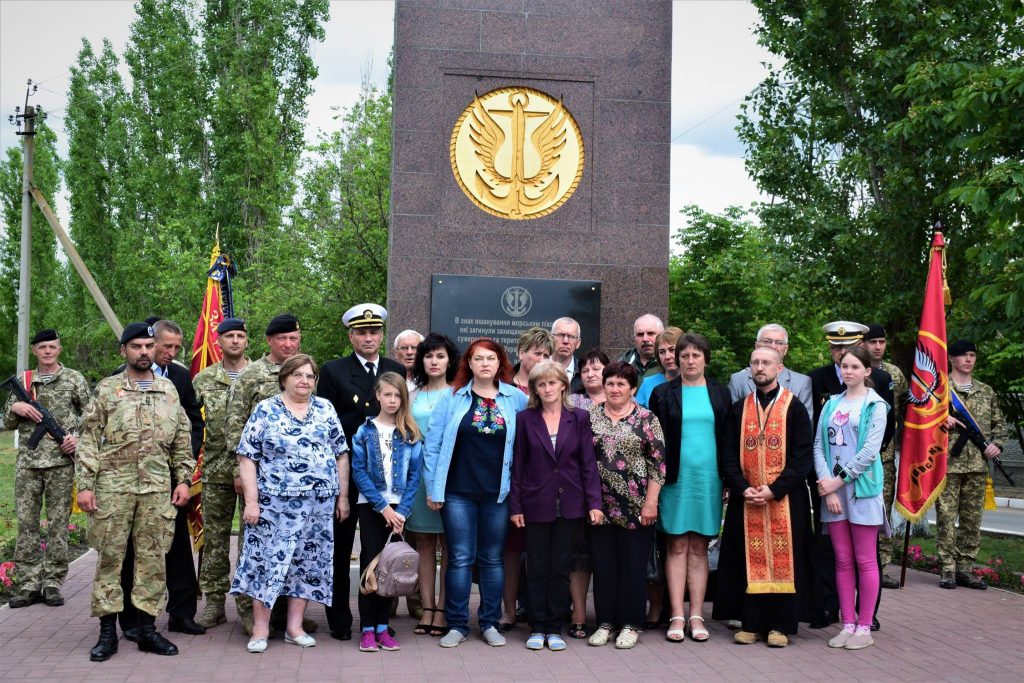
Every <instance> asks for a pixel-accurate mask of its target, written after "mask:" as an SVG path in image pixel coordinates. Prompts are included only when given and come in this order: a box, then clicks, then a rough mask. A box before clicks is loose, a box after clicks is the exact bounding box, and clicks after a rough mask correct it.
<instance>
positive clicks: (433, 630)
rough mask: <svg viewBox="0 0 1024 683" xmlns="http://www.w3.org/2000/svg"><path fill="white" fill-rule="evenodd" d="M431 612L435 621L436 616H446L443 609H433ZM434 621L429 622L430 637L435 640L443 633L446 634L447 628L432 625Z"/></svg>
mask: <svg viewBox="0 0 1024 683" xmlns="http://www.w3.org/2000/svg"><path fill="white" fill-rule="evenodd" d="M433 612H434V619H437V615H438V614H447V613H446V612H445V611H444V610H443V609H437V608H434V610H433ZM434 619H431V620H430V635H431V636H433V637H434V638H437V637H439V636H443V635H444V634H445V633H448V627H447V626H438V625H436V624H434Z"/></svg>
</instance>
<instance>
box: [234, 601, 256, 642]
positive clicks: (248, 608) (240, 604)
mask: <svg viewBox="0 0 1024 683" xmlns="http://www.w3.org/2000/svg"><path fill="white" fill-rule="evenodd" d="M235 608H236V609H237V610H238V621H239V622H240V623H241V624H242V630H243V631H244V632H245V635H247V636H251V635H252V627H253V617H252V598H250V597H249V596H248V595H236V596H235Z"/></svg>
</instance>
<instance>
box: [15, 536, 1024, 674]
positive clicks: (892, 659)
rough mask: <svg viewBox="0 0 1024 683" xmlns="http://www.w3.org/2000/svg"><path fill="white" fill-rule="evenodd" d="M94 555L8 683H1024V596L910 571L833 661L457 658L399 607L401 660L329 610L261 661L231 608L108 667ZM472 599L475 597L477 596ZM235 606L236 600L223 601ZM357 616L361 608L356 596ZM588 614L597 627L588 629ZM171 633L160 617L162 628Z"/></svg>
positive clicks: (807, 644)
mask: <svg viewBox="0 0 1024 683" xmlns="http://www.w3.org/2000/svg"><path fill="white" fill-rule="evenodd" d="M94 562H95V554H94V553H93V552H91V551H90V552H89V553H88V554H86V555H84V556H83V557H81V558H80V559H79V560H77V561H76V562H75V563H74V565H73V566H72V568H71V572H70V575H69V577H68V581H67V583H66V584H65V589H64V595H65V597H66V598H67V604H66V605H65V606H64V607H59V608H51V607H46V606H45V605H34V606H32V607H29V608H24V609H18V610H12V609H10V608H7V607H5V608H3V609H0V662H2V667H3V675H2V680H3V681H4V682H5V683H7V682H12V681H33V682H34V683H44V682H49V681H55V682H56V681H60V682H63V681H103V682H107V681H109V682H111V683H112V682H114V681H145V682H146V683H162V682H163V681H176V682H178V683H186V682H189V681H196V682H199V681H221V682H227V681H242V680H244V681H249V682H250V683H266V682H268V681H296V680H301V681H327V680H331V681H337V680H344V681H346V683H354V682H355V681H386V682H387V683H403V682H406V681H408V682H409V683H421V682H423V681H451V680H460V681H461V680H476V681H510V680H515V681H522V680H541V681H545V680H551V681H553V680H558V681H559V683H570V682H572V681H580V682H583V681H588V682H589V681H594V680H602V681H623V680H634V679H642V680H644V681H645V682H646V681H674V682H675V681H689V680H692V681H720V680H723V681H772V682H773V683H777V682H778V681H804V680H806V681H818V680H825V679H827V678H831V679H838V680H856V681H858V683H865V682H867V681H893V680H899V681H929V682H930V681H991V682H993V683H995V682H997V681H1007V682H1011V681H1012V682H1013V683H1019V682H1020V681H1022V680H1024V652H1022V649H1021V643H1022V642H1024V596H1020V595H1016V594H1013V593H1007V592H1003V591H998V590H994V589H989V590H987V591H984V592H981V591H972V590H968V589H965V588H960V589H958V590H955V591H944V590H940V589H939V588H938V585H937V577H935V576H931V575H928V574H923V573H919V572H914V571H911V572H908V577H907V586H906V588H904V589H903V590H900V591H886V592H885V594H884V596H883V600H882V608H881V612H880V615H879V617H880V619H881V622H882V630H881V631H880V632H879V633H876V634H875V637H876V644H875V645H874V647H871V648H868V649H867V650H864V651H861V652H846V651H843V650H838V651H837V650H829V649H828V647H826V642H827V640H828V638H829V637H831V636H832V635H833V634H834V633H835V629H834V628H832V629H827V630H810V629H806V628H805V629H802V630H801V631H800V633H799V634H798V635H797V636H796V637H795V638H794V639H793V640H792V642H791V644H790V646H789V647H788V648H785V649H781V650H773V649H768V648H767V647H765V646H764V645H763V644H761V643H758V644H755V645H748V646H741V645H735V644H734V643H733V642H732V634H731V632H730V631H728V630H727V629H726V628H725V626H724V624H720V623H716V622H713V621H711V620H710V619H709V620H708V628H709V630H710V631H711V640H710V641H709V642H707V643H694V642H691V641H689V640H687V642H685V643H683V644H673V643H668V642H666V641H665V639H664V637H663V634H662V633H660V632H658V633H645V634H644V635H643V636H642V637H641V639H640V644H639V645H638V646H637V647H636V648H635V649H634V650H627V651H619V650H615V649H614V648H613V647H612V646H610V645H609V646H606V647H603V648H592V647H588V646H587V645H586V644H585V642H584V641H574V640H571V639H570V640H569V648H568V650H566V651H565V652H560V653H553V652H549V651H542V652H529V651H527V650H526V649H525V648H524V643H525V641H526V636H527V633H526V632H525V627H522V626H521V627H519V628H517V629H516V630H515V631H513V632H512V633H511V634H510V638H509V644H508V645H507V646H506V647H504V648H497V649H495V648H491V647H488V646H487V645H485V644H484V643H483V642H482V641H480V640H479V638H478V637H477V633H476V632H474V633H472V634H471V636H470V639H469V640H467V641H466V642H465V643H463V644H462V646H460V647H459V648H457V649H454V650H444V649H442V648H440V647H438V644H437V639H436V638H431V637H429V636H415V635H413V634H412V628H413V621H412V620H410V619H409V618H408V617H406V616H405V615H404V602H403V605H402V608H401V609H400V613H401V614H402V616H400V617H399V618H397V619H396V620H395V621H394V622H393V625H394V626H395V628H396V629H397V631H398V637H399V639H400V640H401V642H402V646H403V647H402V650H401V651H400V652H381V653H376V654H365V653H361V652H359V651H358V649H357V645H356V643H355V642H354V641H352V642H345V643H342V642H338V641H335V640H331V639H330V638H329V637H328V636H327V635H326V633H325V631H326V627H327V625H326V618H325V616H324V611H323V607H321V606H319V605H314V606H312V607H311V608H310V610H309V616H311V617H312V618H313V619H315V620H316V621H317V622H319V624H320V633H318V634H317V635H318V636H321V637H320V638H319V641H318V645H317V647H315V648H312V649H309V650H302V649H301V648H298V647H295V646H292V645H286V644H285V643H284V642H283V641H281V640H272V641H271V643H270V648H269V649H268V650H267V652H266V653H265V654H262V655H251V654H248V653H247V652H246V651H245V644H246V642H247V640H248V639H247V638H246V636H245V635H244V634H243V633H242V630H241V627H240V626H239V625H238V623H237V622H236V621H235V614H234V608H233V606H229V615H228V619H229V621H228V623H227V624H225V625H222V626H219V627H217V628H215V629H211V630H210V631H209V632H208V633H207V634H206V635H202V636H186V635H182V634H177V633H174V634H169V633H165V635H168V636H170V637H171V639H172V640H173V641H174V642H175V643H176V644H177V645H178V647H179V649H180V650H181V654H180V655H178V656H176V657H159V656H156V655H151V654H142V653H140V652H139V651H138V650H137V649H136V648H135V646H134V644H132V643H130V642H128V641H126V640H123V639H122V640H121V641H120V648H121V650H120V652H119V653H118V654H117V655H115V656H114V657H113V658H112V659H111V660H109V661H107V662H104V663H99V664H97V663H93V662H90V661H89V648H91V647H92V645H93V644H94V643H95V641H96V636H97V633H98V623H99V622H98V621H97V620H96V619H93V618H90V617H89V588H90V584H91V580H92V574H93V568H94ZM474 602H475V597H474ZM229 605H230V600H229ZM353 611H355V600H354V599H353ZM592 615H593V612H591V619H593V616H592ZM165 625H166V616H162V617H160V618H159V619H158V620H157V626H158V627H159V628H163V627H164V626H165Z"/></svg>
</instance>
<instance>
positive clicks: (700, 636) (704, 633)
mask: <svg viewBox="0 0 1024 683" xmlns="http://www.w3.org/2000/svg"><path fill="white" fill-rule="evenodd" d="M694 619H700V628H694V627H693V620H694ZM686 625H687V626H689V627H690V638H692V639H693V640H694V641H696V642H698V643H704V642H707V639H708V638H710V637H711V634H710V633H708V630H707V629H706V628H704V617H700V616H697V615H694V616H692V617H690V618H689V619H687V620H686Z"/></svg>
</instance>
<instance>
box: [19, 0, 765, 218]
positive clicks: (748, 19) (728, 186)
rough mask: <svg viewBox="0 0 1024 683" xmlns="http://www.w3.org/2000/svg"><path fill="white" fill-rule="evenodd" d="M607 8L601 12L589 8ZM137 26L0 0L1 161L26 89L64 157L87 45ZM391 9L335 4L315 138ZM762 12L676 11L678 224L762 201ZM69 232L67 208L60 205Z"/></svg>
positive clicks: (718, 6)
mask: <svg viewBox="0 0 1024 683" xmlns="http://www.w3.org/2000/svg"><path fill="white" fill-rule="evenodd" d="M593 1H594V2H600V1H601V0H593ZM134 17H135V12H134V2H132V0H0V112H2V114H3V117H2V120H0V149H6V148H7V147H8V146H10V145H16V144H20V140H19V139H18V138H17V137H16V136H15V135H14V127H13V126H11V125H10V124H8V123H7V116H8V115H9V114H11V113H13V112H14V107H15V106H23V105H24V99H25V80H26V79H28V78H31V79H33V81H35V82H36V83H38V84H39V86H40V89H39V92H38V93H37V94H36V95H35V96H34V97H33V98H32V100H31V102H32V103H33V104H38V105H41V106H43V107H45V108H46V109H47V110H48V111H50V112H52V113H53V118H51V119H50V124H51V125H52V126H53V127H54V128H55V129H56V130H57V131H58V135H59V137H60V145H61V147H62V150H63V151H66V144H67V140H66V136H65V135H64V128H63V119H61V118H59V117H61V116H62V114H63V113H64V112H63V108H64V106H65V105H66V103H67V97H66V94H65V93H66V91H67V86H68V68H69V67H70V66H71V65H72V64H73V63H74V60H75V55H76V54H77V53H78V51H79V49H80V48H81V40H82V38H83V37H84V38H86V39H88V40H89V41H91V42H92V43H93V45H94V46H98V45H100V43H101V42H102V40H103V38H108V39H109V40H110V41H111V42H112V43H113V45H114V47H115V49H116V50H117V51H118V53H119V54H122V53H123V49H124V46H125V44H126V42H127V40H128V35H129V29H130V25H131V22H132V20H133V19H134ZM393 18H394V3H393V2H391V0H368V1H364V2H357V1H355V0H346V1H334V2H332V3H331V18H330V20H329V22H328V24H327V26H326V34H327V38H326V40H325V41H324V42H323V43H321V44H317V45H314V46H313V56H314V58H315V60H316V62H317V65H318V66H319V70H320V74H319V76H318V77H317V79H316V81H315V84H314V86H315V89H314V93H313V95H312V96H311V97H310V99H309V126H308V128H307V138H308V139H309V140H310V141H313V140H314V139H315V138H316V132H317V129H320V128H323V129H330V128H332V127H333V126H334V122H333V120H332V117H333V116H334V115H335V112H334V111H333V110H332V107H346V106H349V105H351V104H352V103H353V102H355V100H356V97H357V95H358V93H359V88H360V82H361V77H362V74H364V73H365V74H369V76H370V78H371V80H372V81H374V82H377V83H381V82H383V80H384V78H385V77H386V70H387V56H388V53H389V52H390V50H391V44H392V42H393V40H394V28H393V23H392V22H393ZM756 20H757V12H756V11H755V10H754V8H753V7H752V6H751V5H750V4H749V3H748V2H746V1H745V0H677V1H676V2H675V4H674V12H673V37H672V169H671V174H672V175H671V183H672V194H671V223H672V226H673V227H678V226H679V225H680V224H681V223H682V220H681V218H680V216H679V213H678V211H679V209H680V208H681V207H682V206H684V205H686V204H699V205H700V206H701V207H703V208H705V209H707V210H710V211H721V210H722V209H724V208H725V207H726V206H729V205H732V204H737V205H747V204H749V203H750V202H752V201H754V200H756V199H758V194H757V189H756V188H755V186H754V184H753V183H752V182H751V181H750V179H749V178H747V175H746V172H745V170H744V168H743V148H742V146H741V145H740V143H739V141H738V140H737V138H736V132H735V130H734V127H735V125H736V114H737V113H738V112H739V105H740V101H741V100H742V98H743V96H744V95H746V94H747V93H748V92H750V90H751V89H752V88H753V87H754V86H755V85H756V84H757V83H758V82H760V80H761V79H762V78H763V77H764V68H763V67H762V66H761V62H764V61H769V60H770V59H771V56H770V55H769V54H768V53H767V52H765V51H764V50H763V49H762V48H761V47H759V46H758V45H757V43H756V41H755V39H754V36H753V34H752V30H751V29H752V27H753V26H754V24H755V22H756ZM56 205H57V209H58V213H60V214H62V218H63V219H65V220H66V217H67V215H66V206H67V203H66V201H63V200H61V199H60V198H58V200H57V201H56Z"/></svg>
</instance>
